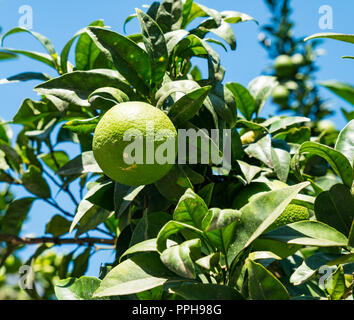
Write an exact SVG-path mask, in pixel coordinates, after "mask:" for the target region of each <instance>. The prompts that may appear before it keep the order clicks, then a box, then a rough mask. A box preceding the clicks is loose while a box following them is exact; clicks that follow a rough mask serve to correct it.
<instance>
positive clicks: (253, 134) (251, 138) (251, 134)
mask: <svg viewBox="0 0 354 320" xmlns="http://www.w3.org/2000/svg"><path fill="white" fill-rule="evenodd" d="M261 134H262V132H261V131H254V130H251V131H247V132H246V133H245V134H243V135H242V136H241V143H242V144H250V143H253V142H255V141H256V140H257V138H258V137H259V136H260V135H261Z"/></svg>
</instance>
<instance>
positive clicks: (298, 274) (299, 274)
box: [290, 252, 354, 286]
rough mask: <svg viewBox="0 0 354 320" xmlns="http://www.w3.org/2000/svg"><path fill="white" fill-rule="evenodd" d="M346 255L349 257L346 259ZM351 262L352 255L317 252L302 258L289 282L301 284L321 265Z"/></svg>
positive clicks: (296, 284)
mask: <svg viewBox="0 0 354 320" xmlns="http://www.w3.org/2000/svg"><path fill="white" fill-rule="evenodd" d="M348 256H350V258H349V259H348ZM344 259H347V261H346V262H348V263H351V262H353V259H354V257H353V255H340V254H329V253H324V252H318V253H315V254H313V255H311V256H310V257H308V258H306V259H304V261H303V262H302V264H301V265H300V266H299V267H298V268H297V269H296V270H295V272H294V273H293V274H292V275H291V277H290V282H291V283H293V284H294V285H295V286H298V285H301V284H303V283H305V282H306V281H308V280H309V279H311V277H312V276H313V275H314V274H315V273H316V272H318V270H319V269H320V268H321V267H322V266H333V265H336V264H338V263H341V262H340V260H342V262H343V263H346V262H345V260H344Z"/></svg>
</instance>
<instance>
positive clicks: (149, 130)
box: [92, 102, 177, 186]
mask: <svg viewBox="0 0 354 320" xmlns="http://www.w3.org/2000/svg"><path fill="white" fill-rule="evenodd" d="M176 141H177V131H176V128H175V127H174V125H173V123H172V121H171V120H170V119H169V117H168V116H167V115H166V114H165V113H164V112H163V111H161V110H160V109H158V108H155V107H154V106H152V105H150V104H147V103H144V102H124V103H121V104H118V105H116V106H114V107H113V108H111V109H109V110H108V111H107V112H106V113H105V114H104V116H103V117H102V119H101V120H100V121H99V123H98V125H97V127H96V130H95V133H94V138H93V144H92V149H93V154H94V157H95V159H96V161H97V163H98V165H99V166H100V168H101V169H102V171H103V172H104V174H105V175H107V176H108V177H109V178H111V179H113V180H115V181H117V182H119V183H121V184H124V185H128V186H139V185H146V184H151V183H154V182H156V181H158V180H160V179H161V178H162V177H164V176H165V175H166V174H167V173H168V172H169V171H170V169H171V168H172V166H173V163H174V160H175V157H176ZM172 145H173V148H172V149H171V146H172ZM169 151H171V152H172V155H171V152H169ZM167 153H168V154H169V155H167ZM171 160H172V161H171Z"/></svg>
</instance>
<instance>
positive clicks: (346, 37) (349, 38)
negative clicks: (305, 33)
mask: <svg viewBox="0 0 354 320" xmlns="http://www.w3.org/2000/svg"><path fill="white" fill-rule="evenodd" d="M319 38H328V39H334V40H339V41H344V42H349V43H354V35H352V34H343V33H332V32H323V33H316V34H313V35H311V36H309V37H307V38H305V39H304V41H308V40H312V39H319Z"/></svg>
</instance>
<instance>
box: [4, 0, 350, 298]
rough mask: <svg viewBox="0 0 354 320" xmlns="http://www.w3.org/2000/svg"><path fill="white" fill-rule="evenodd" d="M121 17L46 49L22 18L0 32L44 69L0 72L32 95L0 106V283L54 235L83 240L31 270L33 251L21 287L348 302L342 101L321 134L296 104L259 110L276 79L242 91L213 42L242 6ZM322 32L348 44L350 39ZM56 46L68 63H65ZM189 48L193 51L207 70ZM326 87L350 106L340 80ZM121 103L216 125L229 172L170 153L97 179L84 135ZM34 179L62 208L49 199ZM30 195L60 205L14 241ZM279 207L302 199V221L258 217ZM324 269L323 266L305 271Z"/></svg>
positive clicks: (188, 122) (228, 36) (186, 7)
mask: <svg viewBox="0 0 354 320" xmlns="http://www.w3.org/2000/svg"><path fill="white" fill-rule="evenodd" d="M134 18H137V19H138V22H139V23H140V25H141V33H139V34H133V35H128V36H124V35H121V34H119V33H116V32H114V31H112V30H110V29H109V28H107V27H105V26H104V23H103V21H101V20H98V21H95V22H93V23H92V24H91V25H90V26H89V27H87V28H84V29H82V30H80V31H78V33H77V34H75V36H74V37H73V38H72V39H71V40H70V41H69V42H68V43H67V45H66V46H65V47H64V49H63V50H62V51H61V52H57V51H55V49H54V47H53V45H52V43H51V42H50V40H49V39H47V38H46V37H44V36H42V35H40V34H38V33H35V32H32V31H29V30H26V29H21V28H15V29H12V30H10V31H9V32H7V33H6V34H4V35H3V37H2V43H3V44H4V42H6V38H7V37H9V36H13V35H14V34H16V33H20V32H27V33H29V34H31V35H32V36H33V37H35V38H36V39H37V40H38V41H40V42H41V43H42V45H43V46H44V48H45V49H46V53H38V52H30V51H26V50H22V49H21V50H20V49H18V50H17V49H16V50H15V49H11V50H10V49H8V50H7V51H6V52H8V53H9V54H18V55H25V56H27V57H29V58H32V59H36V60H38V61H40V62H42V63H45V64H46V65H48V66H49V67H51V68H53V69H54V70H55V71H56V72H57V74H58V76H57V77H55V78H52V77H50V76H48V75H47V74H43V73H38V72H25V73H22V74H19V75H14V76H11V77H9V78H7V80H6V81H3V82H11V81H25V80H40V81H42V82H41V83H40V84H39V85H37V86H36V87H35V88H34V90H35V91H36V92H37V93H39V94H40V95H41V98H40V100H39V101H34V100H31V99H25V100H24V101H23V103H22V105H21V106H20V108H19V110H18V112H17V113H16V115H15V116H14V118H13V121H12V123H15V124H20V125H22V126H23V129H22V131H21V132H20V133H19V134H18V135H17V136H16V137H14V138H13V139H11V135H10V134H9V127H8V125H7V124H4V123H2V125H1V127H0V166H1V171H0V173H1V174H0V179H1V181H2V182H4V183H6V184H7V185H9V186H11V185H18V186H23V187H24V188H25V189H26V190H27V191H28V192H29V193H31V194H32V196H31V197H26V198H21V199H18V198H16V199H14V200H13V199H10V200H9V201H8V202H9V203H8V204H7V205H6V208H5V209H6V210H3V211H1V212H0V241H2V243H3V245H2V246H1V247H0V250H1V256H2V257H3V258H2V261H1V269H0V270H1V272H0V285H1V281H2V279H3V278H2V277H3V274H5V276H6V274H7V273H8V274H10V273H12V272H13V271H11V270H16V267H15V265H16V266H17V268H19V266H20V264H21V263H18V261H17V260H16V258H15V256H16V251H17V250H19V249H21V248H23V246H26V245H32V244H36V243H37V244H38V243H39V244H40V245H39V247H38V249H37V251H36V252H35V254H34V255H33V256H32V257H31V258H30V259H29V260H28V261H27V263H26V264H28V265H32V266H35V264H36V263H38V261H40V259H44V260H45V259H47V261H48V259H49V260H50V259H52V258H51V257H52V256H51V255H50V254H49V255H48V256H45V255H46V252H50V251H48V250H50V248H51V247H52V245H54V246H58V245H64V244H66V243H70V244H77V246H78V248H81V247H84V250H83V251H82V250H81V251H79V253H78V251H77V249H75V250H74V251H72V252H71V253H70V254H68V255H65V256H64V257H57V258H56V259H54V260H55V262H51V263H50V265H51V266H52V268H47V271H43V272H40V271H38V270H41V269H44V270H45V268H44V267H43V265H44V266H45V263H44V262H43V263H41V264H40V266H42V267H38V268H37V270H36V269H35V268H34V272H35V274H34V275H35V277H36V278H35V279H36V281H35V283H36V284H37V285H38V286H39V287H40V288H41V289H42V290H36V287H35V286H34V287H32V289H27V290H26V291H27V292H28V294H29V295H30V297H32V298H34V299H38V298H41V297H42V298H49V297H51V294H52V292H51V291H50V290H51V288H48V289H47V290H43V288H46V287H45V286H46V283H47V278H46V276H45V275H46V274H47V275H48V277H49V275H50V276H51V279H52V281H53V282H55V294H56V297H57V298H58V299H236V300H238V299H256V300H257V299H268V300H283V299H333V300H339V299H353V285H354V282H353V271H354V269H353V265H354V264H353V262H354V252H353V250H354V249H353V248H354V231H353V229H354V227H353V226H354V223H353V216H354V197H353V190H354V189H353V172H354V168H353V167H354V121H353V120H352V113H348V124H347V125H346V126H345V128H343V130H341V131H340V132H336V133H335V137H334V138H333V132H326V131H324V132H323V133H322V134H321V135H318V132H316V128H313V125H312V123H311V119H310V118H308V117H306V116H304V115H296V116H290V117H289V116H275V117H271V118H268V119H264V118H261V117H260V116H259V115H260V111H261V109H262V108H263V106H264V104H265V102H266V101H267V100H268V99H269V98H270V97H271V96H272V94H273V91H274V89H275V88H276V87H278V86H279V82H281V79H279V77H276V76H272V75H268V76H267V75H263V76H260V77H258V78H256V79H254V80H253V81H251V82H250V83H249V85H248V87H247V88H246V87H244V86H243V85H241V84H240V83H238V82H229V83H224V82H223V80H224V74H225V69H224V68H223V67H222V65H221V62H220V58H219V55H218V53H217V51H216V48H218V47H220V48H221V49H223V48H224V49H225V48H226V47H225V45H224V43H223V42H220V40H224V41H225V42H226V43H227V45H228V46H229V47H230V49H231V50H235V49H236V37H235V35H234V32H233V29H232V27H231V24H237V23H243V22H246V21H251V22H252V21H255V20H254V18H252V17H250V16H249V15H247V14H245V13H240V12H236V11H223V12H217V11H216V10H213V9H210V8H207V7H205V6H203V5H200V4H197V3H195V2H194V1H193V0H185V1H182V0H164V1H162V2H161V3H158V2H154V3H153V4H152V5H151V6H150V7H149V9H148V11H147V13H144V12H142V11H140V10H138V9H137V10H136V13H135V14H133V15H131V16H130V17H128V19H127V20H126V23H128V22H129V21H131V20H133V19H134ZM201 18H202V19H201ZM191 26H193V27H191ZM209 36H211V38H209ZM322 36H323V35H322ZM327 36H328V37H334V38H338V39H340V40H344V41H348V42H352V43H353V42H354V36H346V35H327ZM317 37H319V36H317ZM72 47H74V49H75V63H74V64H72V63H71V62H69V61H68V57H69V52H70V50H71V48H72ZM310 47H311V46H310ZM305 48H308V47H307V46H306V47H305ZM241 50H242V49H241ZM290 52H291V51H290ZM291 53H292V52H291ZM195 57H197V58H200V59H202V61H204V62H205V63H206V64H207V66H208V75H207V77H205V78H203V77H202V72H201V71H200V69H199V68H198V66H197V65H195V64H194V62H195V61H196V60H195ZM200 59H199V60H200ZM311 63H312V62H311ZM328 87H329V88H331V89H332V90H333V91H334V92H335V93H336V94H339V95H340V96H341V97H343V98H344V99H346V100H347V101H349V102H350V103H352V104H354V89H353V87H352V86H350V85H345V84H341V83H332V85H331V86H330V85H328ZM125 101H144V102H148V103H150V104H152V105H154V106H156V107H158V108H160V109H161V110H163V111H164V112H166V114H167V115H168V116H169V117H170V118H171V120H172V121H173V123H174V125H175V126H176V128H178V129H188V128H203V129H208V130H211V129H231V132H232V139H231V143H232V145H231V146H232V148H231V150H232V159H231V171H230V172H223V171H222V170H221V169H220V168H217V167H216V166H213V165H207V164H196V165H187V164H186V165H178V164H176V165H175V166H174V167H173V169H172V170H171V171H170V172H169V173H168V174H167V175H166V176H165V177H164V178H162V179H161V180H159V181H158V182H156V183H155V184H152V185H146V186H138V187H127V186H124V185H121V184H119V183H117V182H115V181H112V180H111V179H109V178H107V177H106V176H105V175H104V174H103V172H102V170H101V169H100V168H99V166H98V165H97V163H96V161H95V159H94V157H93V153H92V138H93V132H94V130H95V127H96V125H97V123H98V121H99V120H100V118H101V117H102V116H103V114H104V113H105V112H106V111H107V110H109V109H110V108H111V107H113V106H114V105H116V104H118V103H121V102H125ZM298 102H299V103H300V104H302V103H304V102H303V100H301V99H300V100H298ZM301 106H302V107H304V109H301V110H305V109H306V108H305V107H306V105H301ZM311 110H313V109H311ZM301 114H303V113H301ZM314 114H316V113H314ZM306 115H310V114H306ZM54 133H55V134H56V135H54ZM328 134H332V136H331V137H332V138H331V139H329V140H328V139H326V137H327V135H328ZM63 142H70V143H74V144H78V145H79V146H80V149H81V152H80V153H79V154H78V155H77V156H76V157H74V158H72V159H70V158H69V156H68V153H67V152H66V151H65V150H64V148H63V147H62V143H63ZM222 142H223V141H221V143H222ZM221 145H222V144H221ZM199 147H200V146H199ZM200 152H203V150H200ZM49 180H50V181H51V184H50V185H52V184H54V185H55V186H56V187H57V189H58V190H59V191H60V192H62V193H65V194H66V195H67V196H68V201H72V202H73V203H74V204H75V206H76V211H75V212H67V211H66V210H64V209H62V207H61V204H60V203H58V202H57V201H56V199H55V196H56V193H55V192H54V190H52V189H53V188H52V187H51V186H50V185H49V184H48V181H49ZM77 182H78V183H79V186H80V190H79V192H78V194H73V192H72V191H71V186H72V185H73V184H75V183H77ZM78 198H80V199H79V201H78V200H77V199H78ZM35 201H45V202H46V203H47V204H49V205H51V206H53V207H55V208H56V209H57V210H58V211H59V212H60V214H58V215H55V216H54V217H53V218H52V219H51V220H50V221H48V223H47V225H46V230H45V233H46V234H47V235H48V237H43V238H23V237H21V228H22V226H23V223H24V221H25V220H26V217H27V215H28V213H29V211H30V210H31V206H32V205H33V203H34V202H35ZM290 204H291V205H294V204H295V205H298V206H301V207H304V208H307V209H308V212H309V213H310V217H309V219H307V218H306V217H305V219H306V220H302V221H297V222H292V221H291V219H289V221H287V222H286V223H287V224H285V225H284V224H282V225H280V226H279V225H274V222H276V221H277V219H278V218H279V217H281V215H282V213H283V212H284V210H286V209H287V208H288V206H289V205H290ZM278 221H279V220H278ZM92 231H95V232H96V233H95V234H97V232H101V234H102V238H98V237H93V236H92ZM70 233H75V236H74V237H73V238H72V235H70ZM106 245H107V246H111V250H114V252H115V259H114V262H113V263H111V262H107V261H103V262H102V263H105V265H104V266H102V268H101V273H100V274H99V275H97V277H87V276H85V272H86V270H87V266H88V263H89V259H90V257H91V256H92V255H93V254H94V253H95V249H96V248H97V246H106ZM11 259H12V260H11ZM324 267H326V268H327V269H328V270H329V271H330V277H329V278H326V279H325V281H323V282H321V279H323V276H324V270H325V269H323V268H324ZM11 268H12V269H11ZM327 269H326V270H327ZM46 272H47V273H46ZM39 273H40V274H42V276H41V278H42V279H38V278H39V276H37V274H39ZM54 274H55V276H54ZM29 277H33V273H30V274H29ZM57 278H59V279H61V280H59V281H58V280H57ZM30 280H31V279H29V281H30ZM0 288H1V287H0Z"/></svg>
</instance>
